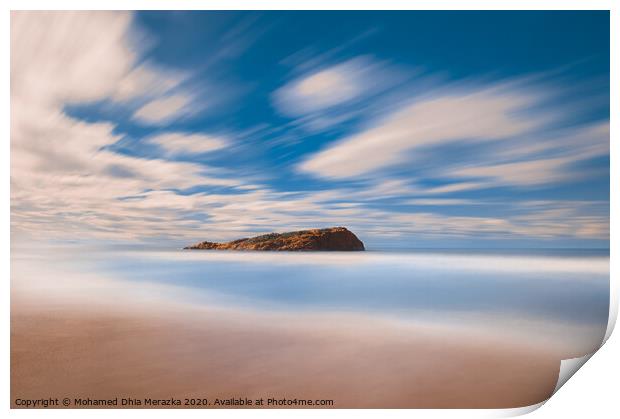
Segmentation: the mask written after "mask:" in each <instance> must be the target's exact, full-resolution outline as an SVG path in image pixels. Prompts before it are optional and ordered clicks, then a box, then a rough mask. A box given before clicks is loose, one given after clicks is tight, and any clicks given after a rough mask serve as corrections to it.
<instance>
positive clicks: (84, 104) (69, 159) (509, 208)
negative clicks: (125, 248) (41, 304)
mask: <svg viewBox="0 0 620 419" xmlns="http://www.w3.org/2000/svg"><path fill="white" fill-rule="evenodd" d="M11 22H12V24H11V42H12V58H11V71H12V86H11V88H12V91H11V100H12V102H11V106H12V121H11V124H12V139H11V151H12V164H11V166H12V167H11V172H12V229H13V233H14V235H15V234H17V235H19V236H24V237H32V236H35V237H40V238H44V239H72V238H73V239H74V238H76V237H79V238H80V239H92V240H97V241H110V240H111V241H145V240H147V241H158V242H169V243H175V244H176V243H183V242H186V241H190V242H191V241H193V240H200V239H212V240H225V239H232V238H237V237H240V236H246V235H251V234H258V233H262V232H267V231H286V230H291V229H300V228H309V227H324V226H330V225H345V226H347V227H349V228H351V229H352V230H353V231H354V232H356V233H357V234H358V235H359V236H360V237H361V238H362V239H363V240H364V241H365V242H366V243H367V244H368V245H369V247H371V248H373V247H374V248H383V247H532V246H534V247H608V245H609V14H608V12H593V11H590V12H584V11H580V12H525V11H519V12H515V11H511V12H475V11H469V12H415V11H412V12H351V11H346V12H320V11H314V12H207V11H205V12H195V11H194V12H173V11H164V12H139V13H109V12H94V13H86V12H51V13H42V12H34V13H27V12H13V13H12V16H11Z"/></svg>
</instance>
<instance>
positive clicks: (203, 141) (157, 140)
mask: <svg viewBox="0 0 620 419" xmlns="http://www.w3.org/2000/svg"><path fill="white" fill-rule="evenodd" d="M148 141H149V142H150V143H153V144H157V145H158V146H160V147H162V148H163V149H164V150H165V151H166V153H168V154H171V155H176V154H202V153H208V152H211V151H215V150H220V149H222V148H224V147H226V146H227V145H228V141H227V140H226V139H224V138H223V137H216V136H211V135H204V134H183V133H176V132H173V133H167V134H160V135H157V136H155V137H151V138H149V140H148Z"/></svg>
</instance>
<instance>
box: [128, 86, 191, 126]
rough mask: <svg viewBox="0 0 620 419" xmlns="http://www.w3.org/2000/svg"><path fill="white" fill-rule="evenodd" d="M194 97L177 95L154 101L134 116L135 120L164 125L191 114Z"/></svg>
mask: <svg viewBox="0 0 620 419" xmlns="http://www.w3.org/2000/svg"><path fill="white" fill-rule="evenodd" d="M191 102H192V97H191V96H189V95H186V94H175V95H172V96H167V97H163V98H158V99H154V100H152V101H150V102H148V103H147V104H145V105H144V106H142V107H141V108H139V109H138V110H137V111H136V112H135V113H134V114H133V117H134V119H137V120H138V121H140V122H142V123H145V124H148V125H164V124H167V123H169V122H170V121H173V120H175V119H178V118H179V117H181V116H184V115H187V114H189V113H191V109H190V104H191Z"/></svg>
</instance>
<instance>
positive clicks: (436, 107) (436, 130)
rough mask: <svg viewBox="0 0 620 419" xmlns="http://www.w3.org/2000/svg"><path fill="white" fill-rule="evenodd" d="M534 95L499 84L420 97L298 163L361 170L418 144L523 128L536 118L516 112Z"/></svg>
mask: <svg viewBox="0 0 620 419" xmlns="http://www.w3.org/2000/svg"><path fill="white" fill-rule="evenodd" d="M536 99H537V98H536V97H528V96H527V95H526V94H521V93H518V92H516V91H513V90H507V89H505V88H503V87H502V86H497V87H491V88H483V89H480V90H476V91H467V92H456V93H451V94H441V95H440V96H438V97H429V98H425V99H420V100H418V101H415V102H414V103H412V104H410V105H408V106H406V107H404V108H403V109H400V110H398V111H396V112H394V113H393V114H391V115H389V116H387V117H386V118H384V119H382V120H380V121H378V122H376V123H375V124H374V125H373V126H371V127H370V128H368V129H366V130H363V131H362V132H360V133H358V134H355V135H353V136H350V137H347V138H344V139H342V140H340V141H338V142H337V143H336V144H334V145H330V146H328V147H327V148H326V149H325V150H323V151H321V152H319V153H317V154H316V155H314V156H311V157H310V158H308V159H306V160H305V161H303V162H302V163H301V164H300V165H299V169H300V170H301V171H303V172H306V173H310V174H313V175H315V176H319V177H326V178H351V177H359V176H367V175H369V174H371V173H373V172H375V171H377V170H380V169H383V168H385V167H389V166H391V165H395V164H399V163H403V162H404V161H406V160H407V158H408V153H409V152H411V151H412V150H414V149H415V148H419V147H422V146H429V145H435V144H441V143H447V142H450V141H456V140H460V139H474V140H477V141H489V140H498V139H507V138H510V137H513V136H516V135H520V134H524V133H526V132H528V131H531V130H533V129H534V128H535V127H537V126H538V125H539V124H540V123H541V120H540V119H539V118H536V117H532V116H530V117H527V118H526V117H525V116H523V115H520V114H519V113H518V112H519V111H524V110H526V109H528V107H532V106H533V105H534V104H536Z"/></svg>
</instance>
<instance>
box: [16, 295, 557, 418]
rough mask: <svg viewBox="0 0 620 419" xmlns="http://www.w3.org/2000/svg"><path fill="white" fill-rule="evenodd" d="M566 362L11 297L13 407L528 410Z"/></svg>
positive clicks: (433, 337) (537, 352) (440, 336)
mask: <svg viewBox="0 0 620 419" xmlns="http://www.w3.org/2000/svg"><path fill="white" fill-rule="evenodd" d="M562 357H566V354H558V353H556V352H554V351H553V350H551V349H549V348H543V347H538V346H528V345H515V344H511V343H510V342H505V341H501V340H498V339H495V340H494V339H492V338H490V337H486V336H472V335H459V334H458V333H446V330H436V329H433V328H430V327H424V326H423V325H411V324H402V323H397V322H390V321H384V320H377V319H373V318H371V317H363V316H354V315H351V316H347V315H338V316H329V315H294V314H264V313H260V312H239V311H232V310H217V309H209V308H204V307H187V306H175V305H165V304H162V305H139V306H133V307H129V306H121V307H118V306H115V307H114V309H113V310H112V309H111V308H110V306H109V305H106V304H97V303H96V302H95V301H91V302H89V303H88V304H84V303H69V302H62V301H56V303H54V301H52V300H45V299H44V298H36V299H35V298H22V297H21V296H19V295H13V296H12V307H11V399H12V406H13V407H16V406H15V399H16V398H22V399H38V398H49V397H58V398H60V399H61V400H62V398H64V397H69V398H71V399H74V398H91V399H110V398H116V397H118V398H123V397H125V398H127V397H132V398H140V399H144V398H145V397H149V398H171V397H174V398H177V399H181V400H182V399H184V398H208V399H209V400H214V399H215V398H216V397H217V398H220V399H226V398H231V397H236V398H238V397H242V398H243V397H248V398H251V399H258V398H261V397H262V398H265V399H266V398H269V397H274V398H289V399H292V398H298V399H332V400H334V404H333V407H335V408H366V407H371V408H510V407H521V406H527V405H532V404H535V403H538V402H541V401H543V400H545V399H547V398H548V397H549V396H550V395H551V394H552V392H553V389H554V387H555V384H556V381H557V377H558V372H559V367H560V359H561V358H562ZM141 407H144V406H141ZM211 407H213V406H211ZM292 407H294V406H292Z"/></svg>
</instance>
